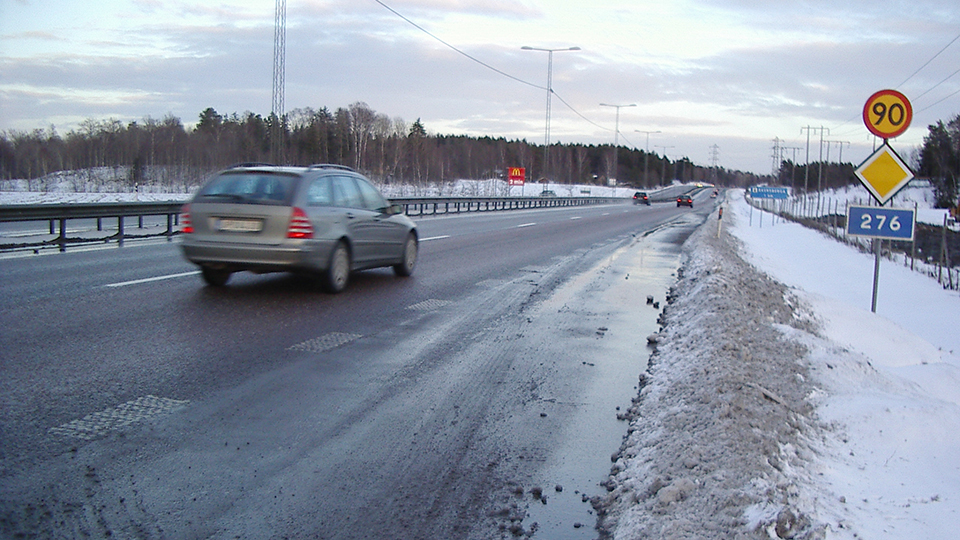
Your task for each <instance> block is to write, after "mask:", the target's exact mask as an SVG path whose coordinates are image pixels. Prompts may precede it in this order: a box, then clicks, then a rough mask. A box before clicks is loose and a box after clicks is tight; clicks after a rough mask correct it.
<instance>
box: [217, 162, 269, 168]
mask: <svg viewBox="0 0 960 540" xmlns="http://www.w3.org/2000/svg"><path fill="white" fill-rule="evenodd" d="M276 166H277V165H275V164H273V163H263V162H260V161H244V162H242V163H234V164H233V165H231V166H229V167H227V168H228V169H239V168H241V167H276Z"/></svg>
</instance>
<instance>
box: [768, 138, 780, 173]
mask: <svg viewBox="0 0 960 540" xmlns="http://www.w3.org/2000/svg"><path fill="white" fill-rule="evenodd" d="M772 155H773V168H772V169H771V170H770V172H771V173H776V175H777V180H778V181H779V180H780V169H781V166H780V163H781V156H780V137H774V139H773V154H772Z"/></svg>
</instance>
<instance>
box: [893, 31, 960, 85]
mask: <svg viewBox="0 0 960 540" xmlns="http://www.w3.org/2000/svg"><path fill="white" fill-rule="evenodd" d="M958 39H960V34H957V36H956V37H955V38H953V39H951V40H950V43H947V44H946V45H944V46H943V48H942V49H940V50H939V51H937V54H935V55H933V56H931V57H930V59H929V60H927V61H926V62H924V63H923V65H922V66H920V67H918V68H917V70H916V71H914V72H913V73H911V74H910V76H909V77H907V78H906V79H904V80H903V82H902V83H900V84H898V85H897V89H898V90H899V89H900V87H901V86H903V85H904V84H906V83H907V81H909V80H910V79H912V78H913V76H914V75H916V74H917V73H920V71H921V70H922V69H923V68H925V67H927V66H928V65H930V62H933V61H934V59H936V58H937V57H938V56H940V54H941V53H943V51H945V50H947V48H948V47H950V46H951V45H953V42H954V41H956V40H958ZM924 93H926V92H924Z"/></svg>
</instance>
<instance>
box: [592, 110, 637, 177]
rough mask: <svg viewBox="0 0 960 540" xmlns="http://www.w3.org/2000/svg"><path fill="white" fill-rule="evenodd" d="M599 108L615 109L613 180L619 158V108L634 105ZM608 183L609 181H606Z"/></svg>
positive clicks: (615, 175)
mask: <svg viewBox="0 0 960 540" xmlns="http://www.w3.org/2000/svg"><path fill="white" fill-rule="evenodd" d="M600 106H601V107H615V108H616V109H617V124H616V127H615V128H614V130H613V179H614V180H616V179H617V166H618V161H619V156H620V152H619V149H620V108H621V107H636V106H637V104H636V103H630V104H629V105H610V104H609V103H601V104H600ZM608 181H609V179H608Z"/></svg>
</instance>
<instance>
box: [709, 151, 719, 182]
mask: <svg viewBox="0 0 960 540" xmlns="http://www.w3.org/2000/svg"><path fill="white" fill-rule="evenodd" d="M719 164H720V147H719V146H717V145H716V144H714V145H713V146H711V147H710V165H711V169H710V180H711V182H710V183H711V184H716V183H717V166H718V165H719Z"/></svg>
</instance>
